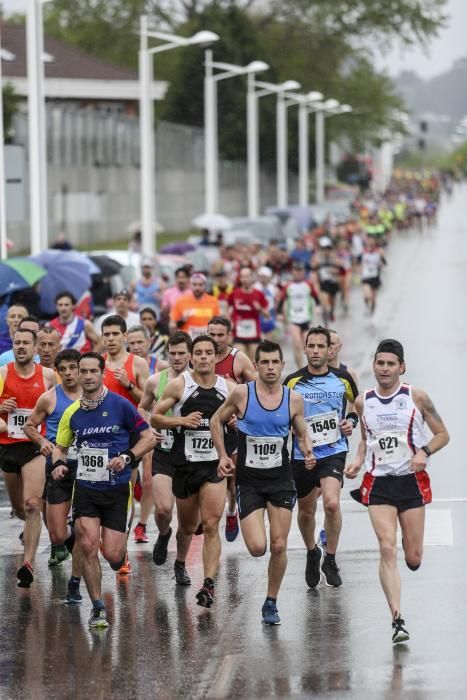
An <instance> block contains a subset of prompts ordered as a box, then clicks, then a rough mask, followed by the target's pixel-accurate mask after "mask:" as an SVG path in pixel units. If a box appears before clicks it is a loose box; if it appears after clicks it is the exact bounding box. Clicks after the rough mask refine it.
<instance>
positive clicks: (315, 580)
mask: <svg viewBox="0 0 467 700" xmlns="http://www.w3.org/2000/svg"><path fill="white" fill-rule="evenodd" d="M322 558H323V550H322V549H320V547H318V545H316V547H315V548H314V549H312V550H311V551H308V552H307V554H306V569H305V581H306V585H307V586H308V587H309V588H316V586H318V585H319V582H320V581H321V563H322Z"/></svg>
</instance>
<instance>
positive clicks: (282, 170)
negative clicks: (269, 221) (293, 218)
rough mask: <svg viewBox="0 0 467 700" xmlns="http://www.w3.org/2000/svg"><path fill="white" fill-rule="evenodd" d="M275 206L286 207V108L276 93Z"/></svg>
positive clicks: (283, 100) (282, 99) (280, 96)
mask: <svg viewBox="0 0 467 700" xmlns="http://www.w3.org/2000/svg"><path fill="white" fill-rule="evenodd" d="M276 139H277V140H276V151H277V153H276V159H277V206H278V207H286V206H287V106H286V103H285V98H284V95H282V94H280V93H278V95H277V103H276Z"/></svg>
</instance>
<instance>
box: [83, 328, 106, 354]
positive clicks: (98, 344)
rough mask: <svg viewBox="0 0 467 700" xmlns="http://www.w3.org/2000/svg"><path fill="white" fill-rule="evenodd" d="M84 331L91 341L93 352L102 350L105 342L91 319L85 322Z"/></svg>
mask: <svg viewBox="0 0 467 700" xmlns="http://www.w3.org/2000/svg"><path fill="white" fill-rule="evenodd" d="M84 333H85V335H86V338H87V339H88V340H89V341H90V343H91V346H92V350H93V352H102V350H103V344H102V338H101V336H100V335H99V334H98V333H97V332H96V330H95V328H94V326H93V325H92V323H91V321H85V322H84Z"/></svg>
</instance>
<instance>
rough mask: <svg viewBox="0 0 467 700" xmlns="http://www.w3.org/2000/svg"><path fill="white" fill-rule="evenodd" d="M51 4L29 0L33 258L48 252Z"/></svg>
mask: <svg viewBox="0 0 467 700" xmlns="http://www.w3.org/2000/svg"><path fill="white" fill-rule="evenodd" d="M48 1H49V0H29V2H28V8H27V16H26V37H27V68H28V135H29V202H30V205H29V223H30V232H31V234H30V235H31V255H37V254H38V253H40V252H41V250H45V249H46V248H47V247H48V242H49V235H48V216H47V151H46V117H45V91H44V64H43V54H44V32H43V26H42V5H43V4H44V3H45V2H48Z"/></svg>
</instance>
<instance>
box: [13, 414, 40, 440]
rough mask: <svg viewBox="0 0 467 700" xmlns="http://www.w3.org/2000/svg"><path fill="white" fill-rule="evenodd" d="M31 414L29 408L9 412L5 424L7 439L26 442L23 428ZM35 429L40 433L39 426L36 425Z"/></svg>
mask: <svg viewBox="0 0 467 700" xmlns="http://www.w3.org/2000/svg"><path fill="white" fill-rule="evenodd" d="M31 413H32V409H29V408H16V409H15V410H14V411H10V413H9V414H8V422H7V430H8V437H11V438H14V439H15V440H27V437H26V435H25V434H24V430H23V428H24V426H25V425H26V421H27V419H28V418H29V416H30V415H31ZM37 429H38V430H39V432H40V429H41V426H40V425H38V426H37Z"/></svg>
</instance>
